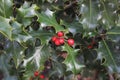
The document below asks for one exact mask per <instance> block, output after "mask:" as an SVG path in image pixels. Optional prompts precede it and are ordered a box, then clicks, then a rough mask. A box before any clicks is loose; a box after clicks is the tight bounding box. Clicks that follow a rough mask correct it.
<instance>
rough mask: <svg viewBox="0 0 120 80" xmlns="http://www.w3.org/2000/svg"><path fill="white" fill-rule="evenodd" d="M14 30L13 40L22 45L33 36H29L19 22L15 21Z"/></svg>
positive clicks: (13, 23)
mask: <svg viewBox="0 0 120 80" xmlns="http://www.w3.org/2000/svg"><path fill="white" fill-rule="evenodd" d="M11 26H12V28H13V30H12V39H13V40H15V41H17V42H19V43H20V44H21V43H23V42H26V41H27V40H29V39H31V38H32V36H30V35H29V34H27V32H25V31H24V28H23V27H22V24H20V23H18V22H17V21H13V22H12V23H11Z"/></svg>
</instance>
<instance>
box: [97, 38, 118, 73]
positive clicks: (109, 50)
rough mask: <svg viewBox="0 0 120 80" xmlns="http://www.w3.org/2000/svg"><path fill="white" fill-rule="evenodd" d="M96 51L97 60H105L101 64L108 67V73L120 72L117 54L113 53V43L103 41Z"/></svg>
mask: <svg viewBox="0 0 120 80" xmlns="http://www.w3.org/2000/svg"><path fill="white" fill-rule="evenodd" d="M97 51H98V55H99V56H98V58H99V59H100V58H101V59H105V61H104V62H103V63H102V64H103V65H105V66H106V67H108V69H109V71H110V72H120V70H119V67H120V62H119V58H118V56H119V52H116V51H115V48H114V44H113V42H111V41H105V40H103V41H102V42H100V45H99V48H98V50H97Z"/></svg>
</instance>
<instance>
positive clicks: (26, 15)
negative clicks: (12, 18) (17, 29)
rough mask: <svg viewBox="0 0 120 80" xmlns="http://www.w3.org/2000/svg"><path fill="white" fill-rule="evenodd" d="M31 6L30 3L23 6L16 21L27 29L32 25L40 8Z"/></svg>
mask: <svg viewBox="0 0 120 80" xmlns="http://www.w3.org/2000/svg"><path fill="white" fill-rule="evenodd" d="M30 5H31V4H30V3H29V2H26V1H25V2H24V4H23V6H21V7H20V8H19V9H18V10H17V12H18V13H17V16H16V19H17V21H18V22H20V23H22V24H23V25H24V26H25V27H26V26H28V25H30V24H31V21H32V17H34V16H36V15H37V13H36V11H37V10H38V7H37V6H36V5H35V4H32V5H31V6H30Z"/></svg>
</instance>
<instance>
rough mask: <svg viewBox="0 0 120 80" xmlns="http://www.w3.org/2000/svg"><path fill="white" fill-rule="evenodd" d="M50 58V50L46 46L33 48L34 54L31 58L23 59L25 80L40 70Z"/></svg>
mask: <svg viewBox="0 0 120 80" xmlns="http://www.w3.org/2000/svg"><path fill="white" fill-rule="evenodd" d="M49 57H50V48H49V47H48V46H47V45H42V46H40V47H36V48H35V52H34V54H33V56H32V57H30V58H29V59H25V60H24V61H25V62H26V64H25V65H24V66H25V67H26V72H25V74H24V78H25V79H29V78H30V77H31V76H33V75H34V74H33V73H34V71H36V70H38V71H39V70H40V68H41V67H43V65H44V62H45V61H46V60H47V59H48V58H49Z"/></svg>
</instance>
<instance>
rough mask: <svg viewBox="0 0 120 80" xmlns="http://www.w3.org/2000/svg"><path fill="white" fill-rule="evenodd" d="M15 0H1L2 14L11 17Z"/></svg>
mask: <svg viewBox="0 0 120 80" xmlns="http://www.w3.org/2000/svg"><path fill="white" fill-rule="evenodd" d="M12 1H13V0H0V16H2V17H5V18H10V16H12V6H13V2H12Z"/></svg>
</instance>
